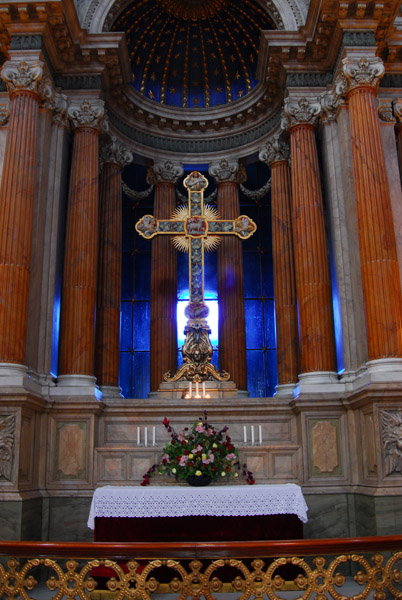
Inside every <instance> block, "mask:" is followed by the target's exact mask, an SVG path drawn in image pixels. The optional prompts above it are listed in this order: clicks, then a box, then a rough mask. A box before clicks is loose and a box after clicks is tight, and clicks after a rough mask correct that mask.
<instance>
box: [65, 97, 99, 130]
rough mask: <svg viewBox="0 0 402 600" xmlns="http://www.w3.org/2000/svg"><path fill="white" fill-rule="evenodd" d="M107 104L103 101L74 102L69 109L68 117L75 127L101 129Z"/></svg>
mask: <svg viewBox="0 0 402 600" xmlns="http://www.w3.org/2000/svg"><path fill="white" fill-rule="evenodd" d="M104 105H105V103H104V102H103V100H91V101H89V100H87V99H85V100H82V101H81V102H77V101H75V102H72V103H71V104H70V106H69V107H68V109H67V114H68V117H69V119H70V121H71V123H72V125H73V127H74V129H77V128H79V127H91V128H92V129H100V127H101V125H102V121H103V118H104V116H105V106H104Z"/></svg>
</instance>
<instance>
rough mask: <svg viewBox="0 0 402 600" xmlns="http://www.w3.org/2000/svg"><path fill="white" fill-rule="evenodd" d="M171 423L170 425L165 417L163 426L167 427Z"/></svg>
mask: <svg viewBox="0 0 402 600" xmlns="http://www.w3.org/2000/svg"><path fill="white" fill-rule="evenodd" d="M169 423H170V421H169V419H168V418H167V417H165V418H164V419H163V424H164V425H165V426H166V425H169Z"/></svg>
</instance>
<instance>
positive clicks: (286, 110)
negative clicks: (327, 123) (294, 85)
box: [281, 97, 321, 130]
mask: <svg viewBox="0 0 402 600" xmlns="http://www.w3.org/2000/svg"><path fill="white" fill-rule="evenodd" d="M320 113H321V104H320V102H319V100H318V99H315V100H311V99H310V98H305V97H303V98H299V99H296V98H285V103H284V107H283V115H282V122H281V127H282V129H285V130H288V129H291V128H292V127H295V126H296V125H303V124H307V125H316V124H317V121H318V118H319V116H320Z"/></svg>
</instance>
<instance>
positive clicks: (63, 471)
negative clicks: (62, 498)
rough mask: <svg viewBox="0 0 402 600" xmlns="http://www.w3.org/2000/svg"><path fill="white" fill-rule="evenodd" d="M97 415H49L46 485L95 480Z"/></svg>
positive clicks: (84, 483) (83, 483)
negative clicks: (95, 424) (52, 416)
mask: <svg viewBox="0 0 402 600" xmlns="http://www.w3.org/2000/svg"><path fill="white" fill-rule="evenodd" d="M93 457H94V416H93V415H88V416H86V415H84V416H82V417H79V416H77V415H76V414H75V415H71V416H70V415H67V414H66V415H58V416H56V417H54V418H51V419H50V451H49V452H48V466H47V485H48V486H50V487H51V488H59V489H64V488H65V489H67V488H69V487H70V488H71V487H77V488H82V487H84V488H88V487H92V482H93V476H94V473H93V463H94V460H93Z"/></svg>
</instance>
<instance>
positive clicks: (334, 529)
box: [303, 493, 350, 539]
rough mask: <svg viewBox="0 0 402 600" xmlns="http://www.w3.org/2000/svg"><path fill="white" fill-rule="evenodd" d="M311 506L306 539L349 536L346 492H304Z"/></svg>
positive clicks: (306, 527)
mask: <svg viewBox="0 0 402 600" xmlns="http://www.w3.org/2000/svg"><path fill="white" fill-rule="evenodd" d="M304 497H305V499H306V502H307V506H308V508H309V510H308V513H307V516H308V522H307V523H305V524H304V526H303V531H304V537H305V539H317V538H333V537H348V536H349V535H350V534H349V531H350V528H349V521H348V502H347V496H346V494H306V493H305V494H304Z"/></svg>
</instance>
